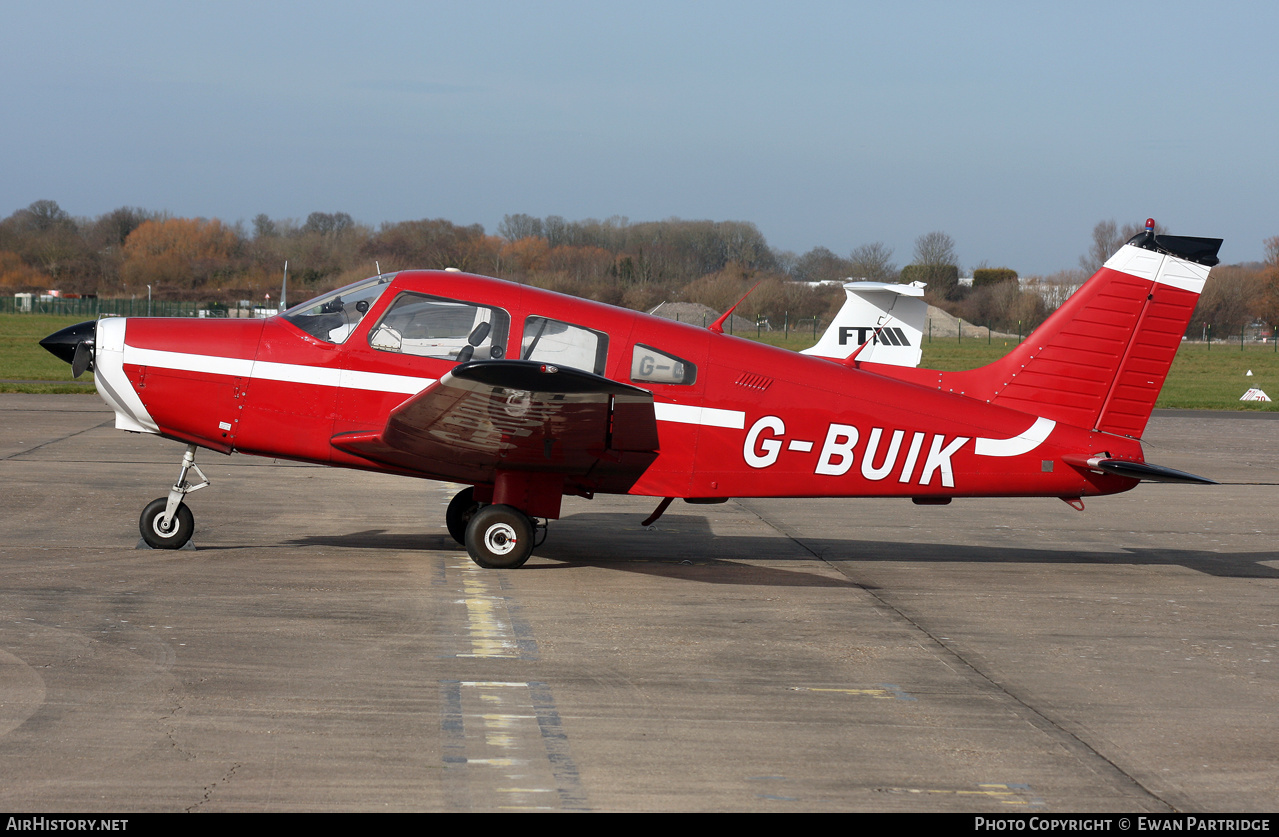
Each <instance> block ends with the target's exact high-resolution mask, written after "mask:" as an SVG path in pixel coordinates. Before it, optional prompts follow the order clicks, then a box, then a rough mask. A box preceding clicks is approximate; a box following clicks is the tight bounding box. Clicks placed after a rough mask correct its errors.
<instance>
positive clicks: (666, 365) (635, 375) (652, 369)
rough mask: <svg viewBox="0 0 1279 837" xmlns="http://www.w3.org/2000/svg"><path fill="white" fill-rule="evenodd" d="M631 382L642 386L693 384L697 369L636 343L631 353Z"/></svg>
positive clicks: (683, 361) (669, 355)
mask: <svg viewBox="0 0 1279 837" xmlns="http://www.w3.org/2000/svg"><path fill="white" fill-rule="evenodd" d="M631 380H632V381H635V382H636V383H641V384H691V383H693V382H694V381H696V380H697V367H696V366H694V365H693V364H691V363H689V362H688V361H686V360H684V359H683V358H678V357H676V356H675V355H671V354H667V353H666V352H663V351H662V350H661V349H654V348H653V347H652V346H645V345H644V344H643V343H636V344H635V348H634V349H633V350H632V351H631Z"/></svg>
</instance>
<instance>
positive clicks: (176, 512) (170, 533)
mask: <svg viewBox="0 0 1279 837" xmlns="http://www.w3.org/2000/svg"><path fill="white" fill-rule="evenodd" d="M192 471H194V472H195V473H196V476H198V477H199V479H200V481H199V482H197V483H194V484H193V483H192V482H191V481H190V480H188V479H187V475H188V474H190V473H191V472H192ZM208 484H209V478H208V477H206V476H205V475H204V472H203V471H201V470H200V466H199V465H196V464H195V445H187V449H186V453H184V454H183V455H182V470H181V471H179V472H178V481H177V482H175V483H174V484H173V488H171V489H169V496H168V497H161V498H159V499H157V500H152V501H151V502H150V503H147V507H146V508H145V509H143V510H142V516H141V517H140V518H138V529H139V530H140V531H141V533H142V540H144V541H146V543H147V545H148V546H150V547H151V548H152V549H181V548H182V547H184V546H186V544H187V541H189V540H191V535H192V533H193V532H195V516H194V515H192V514H191V510H190V509H189V508H187V506H186V503H184V502H182V500H183V498H184V497H186V495H188V494H190V493H191V492H192V491H199V490H200V489H201V488H204V487H206V486H207V485H208Z"/></svg>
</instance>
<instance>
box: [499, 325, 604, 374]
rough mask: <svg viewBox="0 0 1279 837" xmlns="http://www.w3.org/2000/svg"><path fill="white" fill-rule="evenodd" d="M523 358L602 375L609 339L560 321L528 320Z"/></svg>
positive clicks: (521, 347) (581, 327) (523, 343)
mask: <svg viewBox="0 0 1279 837" xmlns="http://www.w3.org/2000/svg"><path fill="white" fill-rule="evenodd" d="M520 357H522V358H524V359H525V360H541V361H545V362H547V363H553V364H555V365H557V366H568V367H572V368H573V369H582V370H584V371H586V372H594V373H595V374H596V375H603V374H604V368H605V363H606V361H607V360H608V335H607V334H605V333H604V332H602V331H596V330H595V329H593V328H586V327H585V326H579V325H573V324H572V323H565V322H561V321H560V320H552V319H548V318H546V317H529V318H528V319H526V320H525V321H524V340H523V342H522V343H521V344H520Z"/></svg>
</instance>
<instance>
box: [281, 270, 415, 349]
mask: <svg viewBox="0 0 1279 837" xmlns="http://www.w3.org/2000/svg"><path fill="white" fill-rule="evenodd" d="M394 278H395V274H393V273H387V274H384V275H382V276H374V277H373V278H372V279H365V280H364V281H363V282H356V283H355V284H354V285H347V286H346V287H345V288H339V289H337V290H336V291H334V292H333V293H331V294H328V295H327V296H322V297H320V298H319V299H313V300H311V301H310V302H304V303H302V304H301V305H297V306H295V307H293V308H290V309H289V310H288V311H285V312H284V314H283V315H282V316H283V317H284V319H286V320H288V321H289V322H291V323H293V324H294V325H295V326H297V327H298V328H300V329H302V330H303V331H305V332H306V333H307V334H309V335H311V336H312V337H317V338H319V339H320V340H327V341H328V342H330V343H345V342H346V338H348V337H350V336H351V332H353V331H355V327H356V326H358V325H359V324H360V320H362V319H364V315H365V314H367V313H368V312H369V309H370V308H372V307H373V303H375V302H377V299H378V297H380V296H381V295H382V292H383V291H385V290H386V286H387V285H388V284H390V282H391V280H392V279H394Z"/></svg>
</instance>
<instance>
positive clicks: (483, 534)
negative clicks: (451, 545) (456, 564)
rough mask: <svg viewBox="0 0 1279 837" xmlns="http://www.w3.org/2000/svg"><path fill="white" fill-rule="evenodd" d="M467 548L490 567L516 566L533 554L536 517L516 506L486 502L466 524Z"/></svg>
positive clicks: (468, 551)
mask: <svg viewBox="0 0 1279 837" xmlns="http://www.w3.org/2000/svg"><path fill="white" fill-rule="evenodd" d="M466 552H467V554H468V555H470V556H471V560H472V561H474V562H475V563H477V564H479V565H480V566H481V567H484V568H485V569H490V570H513V569H515V568H516V567H520V566H523V565H524V562H525V561H527V560H528V557H529V556H530V555H532V554H533V521H531V520H529V518H528V515H526V514H525V513H524V512H522V511H520V510H519V509H517V508H515V507H514V506H505V505H496V506H485V507H483V508H482V509H480V510H479V511H477V512H476V513H475V516H474V517H472V518H471V522H470V523H469V524H467V527H466Z"/></svg>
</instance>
